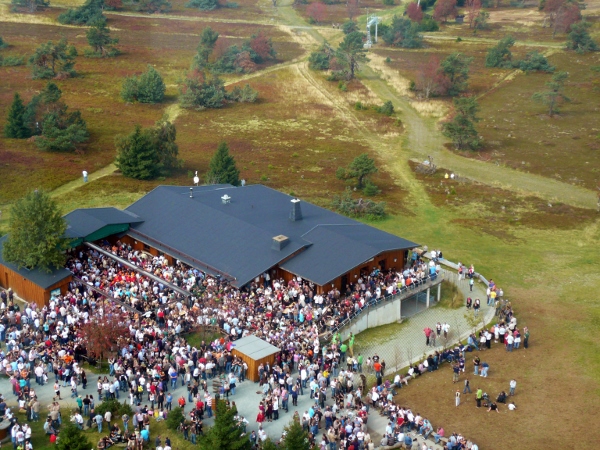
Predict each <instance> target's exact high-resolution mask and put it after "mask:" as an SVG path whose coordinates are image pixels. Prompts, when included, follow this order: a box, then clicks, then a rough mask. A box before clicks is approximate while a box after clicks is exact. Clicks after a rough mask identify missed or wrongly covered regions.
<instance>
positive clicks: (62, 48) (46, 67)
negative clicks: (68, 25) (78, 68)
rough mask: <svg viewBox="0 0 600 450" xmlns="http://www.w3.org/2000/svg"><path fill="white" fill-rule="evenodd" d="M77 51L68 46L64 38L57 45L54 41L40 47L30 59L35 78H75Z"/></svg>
mask: <svg viewBox="0 0 600 450" xmlns="http://www.w3.org/2000/svg"><path fill="white" fill-rule="evenodd" d="M76 56H77V49H76V48H75V47H74V46H73V45H68V43H67V39H66V38H62V39H61V40H60V41H58V42H57V43H56V44H55V43H54V42H52V41H49V42H46V43H45V44H42V45H40V46H39V47H38V48H37V49H36V50H35V53H34V54H33V55H32V56H31V57H30V58H29V65H30V66H31V69H32V72H33V78H34V79H37V78H54V77H55V76H57V75H63V76H75V70H74V69H73V66H74V65H75V57H76Z"/></svg>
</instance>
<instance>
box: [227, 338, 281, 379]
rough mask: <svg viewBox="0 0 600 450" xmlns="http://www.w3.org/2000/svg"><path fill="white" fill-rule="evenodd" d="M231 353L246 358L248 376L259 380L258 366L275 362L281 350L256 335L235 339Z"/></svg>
mask: <svg viewBox="0 0 600 450" xmlns="http://www.w3.org/2000/svg"><path fill="white" fill-rule="evenodd" d="M233 344H234V346H233V349H232V350H231V353H232V354H233V355H234V356H237V357H239V358H241V359H242V360H244V361H245V362H246V364H248V373H247V374H246V378H248V379H249V380H252V381H258V380H259V376H258V366H260V364H261V363H262V364H266V363H269V364H270V365H271V366H273V364H275V355H276V354H277V353H279V352H280V351H281V350H280V349H279V348H277V347H275V346H274V345H271V344H269V343H268V342H267V341H264V340H262V339H260V338H259V337H256V336H254V335H251V336H246V337H243V338H241V339H239V340H237V341H235V342H234V343H233Z"/></svg>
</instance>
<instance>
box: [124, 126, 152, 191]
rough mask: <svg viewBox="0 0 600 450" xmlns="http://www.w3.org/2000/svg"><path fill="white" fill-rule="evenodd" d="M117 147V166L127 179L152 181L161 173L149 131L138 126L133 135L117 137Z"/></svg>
mask: <svg viewBox="0 0 600 450" xmlns="http://www.w3.org/2000/svg"><path fill="white" fill-rule="evenodd" d="M116 147H117V160H116V165H117V167H118V168H119V169H120V170H121V172H122V173H123V175H125V176H126V177H130V178H135V179H138V180H150V179H152V178H155V177H156V176H158V174H159V173H160V169H161V167H160V160H159V157H158V154H157V152H156V146H155V145H154V142H153V139H152V135H151V133H150V132H149V131H148V130H142V128H141V127H140V126H139V125H136V126H135V130H134V131H133V133H131V134H129V135H127V136H125V137H123V136H117V138H116Z"/></svg>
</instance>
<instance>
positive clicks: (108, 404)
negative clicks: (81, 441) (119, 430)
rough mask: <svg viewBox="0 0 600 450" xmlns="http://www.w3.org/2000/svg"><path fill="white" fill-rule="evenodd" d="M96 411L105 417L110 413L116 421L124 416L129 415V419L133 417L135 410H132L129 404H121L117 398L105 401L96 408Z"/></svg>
mask: <svg viewBox="0 0 600 450" xmlns="http://www.w3.org/2000/svg"><path fill="white" fill-rule="evenodd" d="M94 411H95V412H97V413H98V414H101V415H102V416H104V414H105V413H106V411H110V412H111V413H112V416H113V418H114V420H120V419H121V416H122V415H123V414H127V415H128V416H129V417H131V416H132V415H133V410H132V409H131V406H129V404H127V402H125V403H121V402H119V400H117V399H116V398H112V399H110V400H105V401H103V402H102V403H100V404H99V405H98V406H96V407H95V408H94Z"/></svg>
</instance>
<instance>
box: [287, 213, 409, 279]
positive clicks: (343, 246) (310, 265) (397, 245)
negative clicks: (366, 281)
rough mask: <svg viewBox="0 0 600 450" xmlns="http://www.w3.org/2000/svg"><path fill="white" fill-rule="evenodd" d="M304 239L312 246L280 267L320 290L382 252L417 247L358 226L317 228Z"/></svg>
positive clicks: (386, 234)
mask: <svg viewBox="0 0 600 450" xmlns="http://www.w3.org/2000/svg"><path fill="white" fill-rule="evenodd" d="M303 238H304V239H306V240H307V241H309V242H310V243H311V244H312V245H311V246H310V247H308V248H307V249H306V250H305V251H303V252H302V253H300V254H299V255H297V256H295V257H294V258H292V259H290V260H289V261H286V262H285V263H284V264H282V265H281V267H282V268H283V269H285V270H287V271H288V272H291V273H293V274H296V275H299V276H301V277H302V278H305V279H307V280H310V281H312V282H313V283H316V284H318V285H321V286H323V285H325V284H326V283H328V282H330V281H331V280H334V279H335V278H337V277H339V276H341V275H343V274H345V273H346V272H348V270H349V269H351V268H354V267H357V266H359V265H361V264H362V263H364V262H366V261H369V260H370V259H372V258H373V257H375V256H377V255H378V254H380V253H381V252H384V251H386V250H397V249H402V248H410V247H415V246H416V245H417V244H415V243H414V242H410V241H406V240H404V239H401V238H398V237H396V236H394V235H391V234H388V233H385V232H383V231H380V230H377V229H375V228H372V227H370V226H368V225H365V224H362V223H358V222H355V223H354V224H351V225H318V226H316V227H315V228H313V229H312V230H310V231H309V232H308V233H306V234H305V235H304V236H303ZM372 265H376V264H372ZM369 268H371V267H369Z"/></svg>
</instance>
